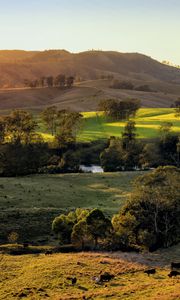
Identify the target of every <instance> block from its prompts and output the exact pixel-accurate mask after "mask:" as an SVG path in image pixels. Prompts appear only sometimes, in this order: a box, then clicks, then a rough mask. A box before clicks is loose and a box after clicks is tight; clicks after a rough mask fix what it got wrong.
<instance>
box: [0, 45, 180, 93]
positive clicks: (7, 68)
mask: <svg viewBox="0 0 180 300" xmlns="http://www.w3.org/2000/svg"><path fill="white" fill-rule="evenodd" d="M59 73H65V74H67V75H68V74H72V75H74V76H75V77H76V78H81V79H83V80H88V79H97V78H99V77H100V76H102V75H110V74H111V75H114V77H123V78H129V79H135V80H143V81H154V80H155V81H156V80H160V81H163V82H171V83H177V84H179V83H180V70H179V69H177V68H173V67H171V66H167V65H164V64H161V63H159V62H158V61H156V60H154V59H152V58H150V57H148V56H145V55H142V54H139V53H120V52H114V51H87V52H81V53H70V52H68V51H65V50H49V51H43V52H40V51H32V52H31V51H29V52H28V51H18V50H16V51H0V86H1V87H8V86H9V87H17V86H22V85H23V82H24V79H25V78H27V79H35V78H38V77H41V76H48V75H53V76H55V75H57V74H59Z"/></svg>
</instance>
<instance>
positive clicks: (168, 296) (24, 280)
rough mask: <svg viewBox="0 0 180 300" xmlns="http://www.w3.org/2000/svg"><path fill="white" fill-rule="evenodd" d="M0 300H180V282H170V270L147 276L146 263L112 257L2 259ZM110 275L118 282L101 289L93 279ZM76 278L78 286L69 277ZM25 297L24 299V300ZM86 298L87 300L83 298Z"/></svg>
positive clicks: (104, 285) (76, 255)
mask: <svg viewBox="0 0 180 300" xmlns="http://www.w3.org/2000/svg"><path fill="white" fill-rule="evenodd" d="M1 258H2V259H1V261H0V264H1V279H0V288H1V294H0V299H4V300H5V299H7V300H11V299H21V298H23V299H34V300H37V299H52V300H60V299H61V300H65V299H68V300H69V299H77V300H80V299H98V300H100V299H113V300H116V299H123V300H125V299H134V300H139V299H140V300H146V299H151V300H155V299H158V300H159V299H160V300H177V299H179V296H180V294H179V288H180V280H179V278H175V279H172V278H169V277H168V276H167V274H168V272H169V269H168V268H160V267H159V268H158V269H157V273H156V274H155V275H153V276H149V277H148V276H147V275H146V274H144V270H145V269H146V268H147V265H146V264H145V263H143V264H141V263H136V262H131V261H128V260H127V259H125V258H123V259H122V258H114V257H113V256H112V255H111V254H102V253H79V254H53V255H51V256H48V257H47V256H45V255H43V254H41V255H38V256H37V255H27V256H14V257H13V256H7V255H4V256H3V257H1ZM103 272H110V273H111V274H114V275H115V278H114V279H113V280H111V281H110V282H108V283H106V284H103V285H97V284H96V283H95V282H94V281H93V279H92V277H93V276H98V275H99V274H100V273H103ZM69 276H70V277H71V276H76V277H77V284H75V285H74V286H73V285H72V284H71V283H70V282H69V281H68V280H67V277H69ZM23 295H24V297H23ZM83 297H84V298H83Z"/></svg>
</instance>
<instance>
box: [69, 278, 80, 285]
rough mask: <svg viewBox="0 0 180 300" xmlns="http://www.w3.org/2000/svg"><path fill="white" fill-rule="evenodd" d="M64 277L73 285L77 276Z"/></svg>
mask: <svg viewBox="0 0 180 300" xmlns="http://www.w3.org/2000/svg"><path fill="white" fill-rule="evenodd" d="M66 279H67V280H70V281H71V283H72V284H73V285H74V284H76V282H77V278H76V277H67V278H66Z"/></svg>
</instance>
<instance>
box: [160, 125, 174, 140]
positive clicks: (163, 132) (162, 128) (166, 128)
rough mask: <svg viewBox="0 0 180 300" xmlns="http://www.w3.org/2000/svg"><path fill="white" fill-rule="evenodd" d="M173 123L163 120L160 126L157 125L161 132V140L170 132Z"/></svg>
mask: <svg viewBox="0 0 180 300" xmlns="http://www.w3.org/2000/svg"><path fill="white" fill-rule="evenodd" d="M172 126H173V123H171V122H163V123H162V124H161V126H160V127H159V131H160V134H161V140H165V138H166V137H167V135H169V134H170V133H171V130H172Z"/></svg>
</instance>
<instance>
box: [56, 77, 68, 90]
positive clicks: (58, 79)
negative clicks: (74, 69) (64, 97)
mask: <svg viewBox="0 0 180 300" xmlns="http://www.w3.org/2000/svg"><path fill="white" fill-rule="evenodd" d="M65 84H66V76H65V75H64V74H59V75H58V76H57V77H56V78H55V85H56V86H59V87H62V88H63V87H65Z"/></svg>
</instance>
